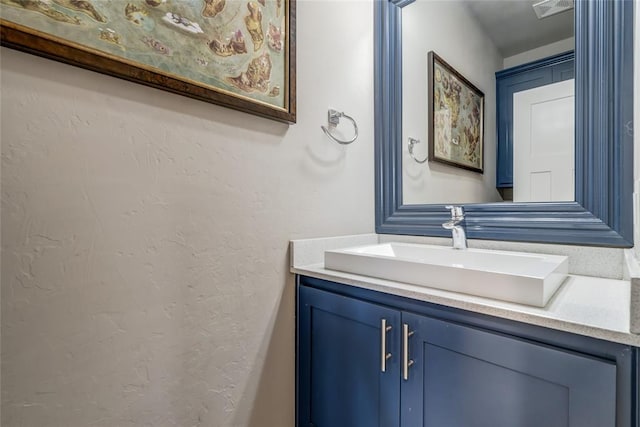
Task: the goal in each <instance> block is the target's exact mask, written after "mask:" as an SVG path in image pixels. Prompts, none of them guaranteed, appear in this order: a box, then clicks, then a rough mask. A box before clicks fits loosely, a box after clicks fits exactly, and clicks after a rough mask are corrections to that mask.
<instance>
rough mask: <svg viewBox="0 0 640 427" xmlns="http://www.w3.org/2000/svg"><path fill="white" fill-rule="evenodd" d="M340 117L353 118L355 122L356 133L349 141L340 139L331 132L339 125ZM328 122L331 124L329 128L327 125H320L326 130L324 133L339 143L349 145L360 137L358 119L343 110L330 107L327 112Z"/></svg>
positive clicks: (352, 121)
mask: <svg viewBox="0 0 640 427" xmlns="http://www.w3.org/2000/svg"><path fill="white" fill-rule="evenodd" d="M340 117H344V118H345V119H347V120H351V123H353V130H354V131H355V134H354V135H353V138H351V139H349V140H348V141H343V140H341V139H338V138H336V137H335V136H333V135H332V134H331V129H335V128H336V126H338V124H339V123H340ZM327 122H328V124H329V127H328V128H327V127H326V126H320V128H321V129H322V130H323V131H324V133H326V134H327V136H328V137H329V138H331V139H333V140H334V141H335V142H337V143H338V144H342V145H349V144H351V143H352V142H353V141H355V140H356V139H357V138H358V125H357V124H356V121H355V120H353V117H351V116H348V115H346V114H345V113H343V112H340V111H337V110H334V109H329V111H328V112H327Z"/></svg>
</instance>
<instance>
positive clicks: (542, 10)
mask: <svg viewBox="0 0 640 427" xmlns="http://www.w3.org/2000/svg"><path fill="white" fill-rule="evenodd" d="M573 3H574V0H542V1H541V2H538V3H536V4H534V5H533V10H535V12H536V15H538V19H543V18H548V17H549V16H552V15H555V14H558V13H560V12H564V11H566V10H571V9H573Z"/></svg>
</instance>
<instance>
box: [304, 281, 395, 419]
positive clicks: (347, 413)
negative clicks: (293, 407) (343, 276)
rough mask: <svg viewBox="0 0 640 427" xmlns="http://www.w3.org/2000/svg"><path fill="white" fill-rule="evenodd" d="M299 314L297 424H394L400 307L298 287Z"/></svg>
mask: <svg viewBox="0 0 640 427" xmlns="http://www.w3.org/2000/svg"><path fill="white" fill-rule="evenodd" d="M298 316H299V317H298V337H299V338H298V424H297V425H298V427H310V426H314V427H374V426H377V427H394V426H396V427H398V426H399V425H400V413H399V410H400V409H399V407H400V374H399V372H400V371H399V366H400V365H399V356H400V355H399V348H400V333H399V329H400V312H399V311H396V310H391V309H388V308H386V307H382V306H378V305H375V304H370V303H366V302H363V301H360V300H357V299H353V298H349V297H344V296H340V295H336V294H333V293H329V292H324V291H321V290H317V289H313V288H308V287H305V286H300V288H299V301H298ZM383 322H385V323H386V326H387V328H386V329H388V327H390V329H389V330H387V331H383V329H382V325H383ZM383 344H385V346H386V349H385V348H383ZM383 351H386V353H387V354H391V356H389V358H384V363H385V365H386V366H385V367H384V372H383V356H382V353H383Z"/></svg>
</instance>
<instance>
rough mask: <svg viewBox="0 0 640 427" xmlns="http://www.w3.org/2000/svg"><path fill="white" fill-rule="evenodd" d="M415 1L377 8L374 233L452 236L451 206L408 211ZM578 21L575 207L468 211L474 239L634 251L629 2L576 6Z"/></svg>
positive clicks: (386, 2)
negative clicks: (408, 16)
mask: <svg viewBox="0 0 640 427" xmlns="http://www.w3.org/2000/svg"><path fill="white" fill-rule="evenodd" d="M413 2H414V0H378V1H376V2H375V6H374V7H375V10H374V19H375V27H374V28H375V59H374V61H375V64H374V66H375V67H374V73H375V168H376V182H375V187H376V232H377V233H380V234H410V235H423V236H443V237H448V236H450V233H449V232H448V231H447V230H444V229H443V228H442V226H441V225H442V223H443V222H445V221H446V220H447V219H448V217H449V212H448V210H447V209H445V204H450V203H433V204H404V203H403V182H402V180H403V174H402V156H403V151H402V150H403V133H402V120H403V111H402V105H403V103H402V94H403V92H402V86H403V80H402V77H403V69H402V63H403V61H402V42H403V40H402V10H403V8H405V7H406V6H408V5H410V4H411V3H413ZM574 14H575V15H574V17H575V18H574V19H575V21H574V24H575V201H571V202H525V203H470V204H466V203H465V204H463V206H464V210H465V215H466V217H465V222H466V230H467V236H468V237H469V238H471V239H488V240H513V241H527V242H543V243H563V244H578V245H593V246H609V247H631V246H633V203H632V197H633V194H632V193H633V96H632V95H631V94H632V93H633V2H632V1H631V0H620V1H610V0H584V1H576V2H575V11H574ZM425 55H426V52H425ZM489 154H490V153H486V155H489Z"/></svg>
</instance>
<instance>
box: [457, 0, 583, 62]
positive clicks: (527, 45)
mask: <svg viewBox="0 0 640 427" xmlns="http://www.w3.org/2000/svg"><path fill="white" fill-rule="evenodd" d="M539 1H540V0H465V4H466V5H467V7H468V8H469V9H470V10H471V13H472V14H473V15H474V16H475V17H476V19H477V20H478V21H479V22H480V25H481V26H482V28H483V29H484V30H485V32H486V33H487V34H488V36H489V37H490V38H491V40H493V42H494V44H495V45H496V47H497V48H498V50H499V51H500V53H501V54H502V56H503V57H505V58H506V57H509V56H512V55H515V54H518V53H521V52H525V51H527V50H531V49H534V48H536V47H540V46H544V45H546V44H549V43H553V42H556V41H559V40H563V39H566V38H569V37H573V34H574V33H573V11H574V9H571V10H568V11H566V12H561V13H559V14H557V15H553V16H550V17H548V18H544V19H538V17H537V16H536V13H535V12H534V10H533V7H532V5H533V4H535V3H537V2H539Z"/></svg>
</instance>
